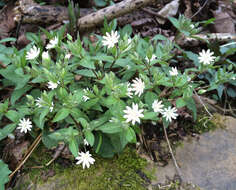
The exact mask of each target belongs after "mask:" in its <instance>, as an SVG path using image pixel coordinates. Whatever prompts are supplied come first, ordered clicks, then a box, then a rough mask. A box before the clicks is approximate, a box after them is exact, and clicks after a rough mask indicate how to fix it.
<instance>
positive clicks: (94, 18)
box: [78, 0, 154, 31]
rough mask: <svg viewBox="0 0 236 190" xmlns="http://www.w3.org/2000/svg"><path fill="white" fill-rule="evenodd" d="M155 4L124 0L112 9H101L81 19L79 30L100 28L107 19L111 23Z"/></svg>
mask: <svg viewBox="0 0 236 190" xmlns="http://www.w3.org/2000/svg"><path fill="white" fill-rule="evenodd" d="M153 2H154V0H124V1H122V2H120V3H117V4H115V5H112V6H110V7H106V8H103V9H100V10H99V11H97V12H95V13H91V14H89V15H86V16H84V17H82V18H80V19H79V20H78V27H79V30H80V31H84V30H86V29H89V28H93V27H95V26H99V25H101V24H102V23H103V22H104V18H105V17H106V19H107V20H108V21H110V20H112V19H114V18H117V17H120V16H122V15H125V14H127V13H129V12H132V11H134V10H137V9H139V8H141V7H144V6H147V5H148V4H151V3H153Z"/></svg>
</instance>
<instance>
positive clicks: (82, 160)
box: [75, 151, 95, 169]
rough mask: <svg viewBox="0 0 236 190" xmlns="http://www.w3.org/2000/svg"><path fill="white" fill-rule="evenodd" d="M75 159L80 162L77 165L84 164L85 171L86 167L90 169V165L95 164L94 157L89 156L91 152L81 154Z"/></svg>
mask: <svg viewBox="0 0 236 190" xmlns="http://www.w3.org/2000/svg"><path fill="white" fill-rule="evenodd" d="M75 159H76V160H78V162H76V164H82V166H83V169H84V168H85V166H86V167H87V168H89V167H90V164H93V163H94V162H95V160H94V159H93V158H92V155H91V154H89V151H87V152H86V153H84V152H79V156H77V157H76V158H75Z"/></svg>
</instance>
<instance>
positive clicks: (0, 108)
mask: <svg viewBox="0 0 236 190" xmlns="http://www.w3.org/2000/svg"><path fill="white" fill-rule="evenodd" d="M8 104H9V100H8V99H7V100H6V101H5V102H4V103H0V113H4V112H6V111H7V109H8Z"/></svg>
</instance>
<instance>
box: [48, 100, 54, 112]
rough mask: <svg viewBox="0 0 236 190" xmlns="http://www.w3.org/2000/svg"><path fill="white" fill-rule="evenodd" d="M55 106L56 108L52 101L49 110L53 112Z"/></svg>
mask: <svg viewBox="0 0 236 190" xmlns="http://www.w3.org/2000/svg"><path fill="white" fill-rule="evenodd" d="M53 108H54V104H53V102H52V104H51V106H50V107H49V111H50V112H52V111H53Z"/></svg>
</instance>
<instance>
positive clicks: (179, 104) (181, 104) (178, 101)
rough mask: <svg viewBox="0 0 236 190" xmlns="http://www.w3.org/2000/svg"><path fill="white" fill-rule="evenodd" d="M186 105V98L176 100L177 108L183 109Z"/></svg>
mask: <svg viewBox="0 0 236 190" xmlns="http://www.w3.org/2000/svg"><path fill="white" fill-rule="evenodd" d="M185 105H186V102H185V101H184V98H178V99H177V100H176V107H177V108H182V107H184V106H185Z"/></svg>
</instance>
